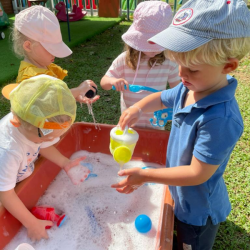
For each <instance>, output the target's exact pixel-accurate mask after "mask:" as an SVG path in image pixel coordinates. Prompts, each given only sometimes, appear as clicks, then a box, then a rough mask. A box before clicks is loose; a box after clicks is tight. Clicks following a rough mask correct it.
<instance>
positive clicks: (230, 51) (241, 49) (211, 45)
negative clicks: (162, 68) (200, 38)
mask: <svg viewBox="0 0 250 250" xmlns="http://www.w3.org/2000/svg"><path fill="white" fill-rule="evenodd" d="M249 51H250V37H243V38H233V39H214V40H212V41H210V42H208V43H206V44H204V45H202V46H200V47H198V48H196V49H194V50H191V51H187V52H174V51H170V50H167V51H165V55H166V56H167V57H168V58H169V59H170V60H172V61H175V62H177V63H179V64H182V65H183V66H184V67H190V66H194V65H199V64H209V65H213V66H219V65H223V64H226V63H227V62H228V59H229V58H236V59H238V60H241V59H242V58H243V57H244V56H245V55H247V54H248V53H249Z"/></svg>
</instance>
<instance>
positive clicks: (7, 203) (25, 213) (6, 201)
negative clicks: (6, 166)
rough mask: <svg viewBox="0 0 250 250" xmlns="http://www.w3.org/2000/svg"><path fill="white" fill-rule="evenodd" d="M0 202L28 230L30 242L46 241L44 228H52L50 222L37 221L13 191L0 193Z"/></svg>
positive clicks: (46, 235)
mask: <svg viewBox="0 0 250 250" xmlns="http://www.w3.org/2000/svg"><path fill="white" fill-rule="evenodd" d="M0 201H1V203H2V204H3V206H4V207H5V208H6V209H7V210H8V211H9V212H10V213H11V214H12V215H13V216H14V217H15V218H16V219H17V220H19V221H20V222H21V223H22V224H23V225H24V226H25V227H26V228H27V230H28V236H29V238H31V240H40V239H42V238H44V239H47V238H48V234H47V232H46V230H45V227H46V226H53V222H52V221H47V220H39V219H37V218H36V217H35V216H34V215H33V214H32V213H31V212H30V211H29V210H28V209H27V208H26V207H25V206H24V204H23V202H22V201H21V200H20V199H19V197H18V196H17V194H16V192H15V191H14V189H11V190H8V191H0Z"/></svg>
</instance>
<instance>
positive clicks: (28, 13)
mask: <svg viewBox="0 0 250 250" xmlns="http://www.w3.org/2000/svg"><path fill="white" fill-rule="evenodd" d="M15 27H16V28H17V29H18V30H19V31H20V32H21V33H22V34H24V35H25V36H27V37H29V38H31V39H33V40H35V41H37V42H39V43H41V45H42V46H43V47H44V48H45V49H46V50H47V51H48V52H49V53H50V54H52V55H53V56H55V57H60V58H62V57H66V56H69V55H70V54H72V51H71V50H70V48H69V47H68V46H67V45H66V44H65V43H64V42H63V41H62V35H61V30H60V25H59V22H58V20H57V17H56V16H55V14H54V13H53V12H52V11H50V10H49V9H48V8H46V7H43V6H41V5H36V6H32V7H30V8H27V9H25V10H23V11H21V12H19V13H18V14H17V15H16V16H15Z"/></svg>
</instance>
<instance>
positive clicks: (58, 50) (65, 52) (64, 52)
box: [40, 41, 72, 58]
mask: <svg viewBox="0 0 250 250" xmlns="http://www.w3.org/2000/svg"><path fill="white" fill-rule="evenodd" d="M40 43H41V45H42V46H43V47H44V48H45V49H46V50H47V51H48V52H49V53H50V54H51V55H53V56H55V57H58V58H63V57H67V56H69V55H71V54H72V50H71V49H70V48H69V47H68V46H67V45H66V44H65V43H64V42H63V41H62V42H60V43H43V42H40Z"/></svg>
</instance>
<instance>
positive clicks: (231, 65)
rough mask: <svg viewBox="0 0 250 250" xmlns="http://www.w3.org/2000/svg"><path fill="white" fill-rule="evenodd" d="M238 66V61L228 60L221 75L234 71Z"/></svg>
mask: <svg viewBox="0 0 250 250" xmlns="http://www.w3.org/2000/svg"><path fill="white" fill-rule="evenodd" d="M238 66H239V60H238V59H237V58H229V59H228V62H227V63H226V64H225V66H224V68H223V70H222V73H223V74H228V73H230V72H232V71H234V70H235V69H237V68H238Z"/></svg>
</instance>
